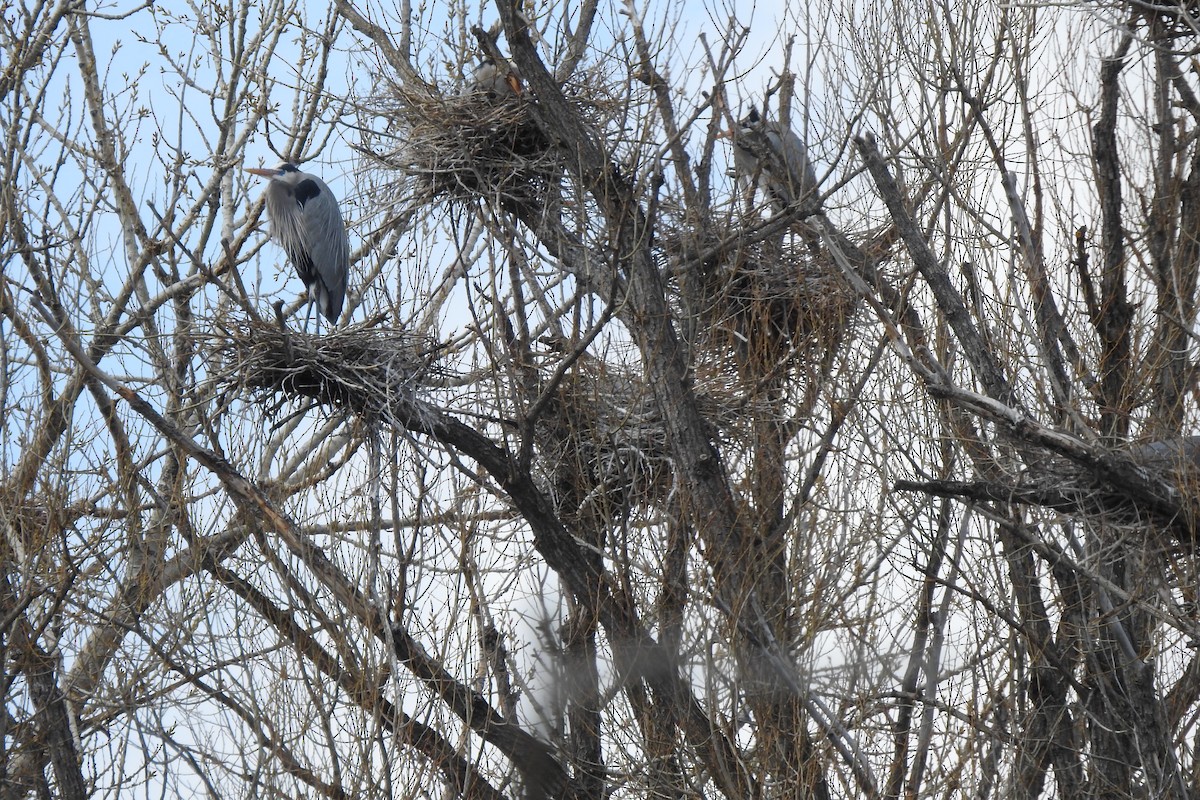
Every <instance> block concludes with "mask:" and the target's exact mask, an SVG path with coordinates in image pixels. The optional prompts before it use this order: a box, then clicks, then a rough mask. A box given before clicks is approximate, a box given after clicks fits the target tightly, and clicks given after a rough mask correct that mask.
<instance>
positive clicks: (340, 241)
mask: <svg viewBox="0 0 1200 800" xmlns="http://www.w3.org/2000/svg"><path fill="white" fill-rule="evenodd" d="M246 171H247V172H249V173H250V174H252V175H258V176H260V177H263V178H270V182H269V183H268V184H267V191H266V195H265V196H266V201H267V216H268V217H269V218H270V220H271V236H272V237H273V238H274V239H275V241H276V242H278V243H279V246H280V247H282V248H283V251H284V252H285V253H287V257H288V261H291V262H292V266H293V267H295V268H296V274H298V275H299V276H300V280H302V281H304V288H305V289H306V290H307V291H308V300H309V303H310V304H316V306H317V309H318V310H319V311H320V312H321V314H323V315H324V316H325V318H326V319H327V320H329V322H330V323H331V324H336V323H337V319H338V317H339V316H340V315H341V313H342V303H343V301H344V300H345V299H346V278H347V276H348V274H349V272H350V240H349V239H348V238H347V237H346V223H345V221H343V220H342V212H341V210H340V209H339V208H338V202H337V198H335V197H334V196H333V192H331V191H329V187H328V186H326V185H325V181H323V180H321V179H320V178H318V177H317V176H315V175H309V174H307V173H305V172H301V171H300V170H299V168H298V167H297V166H296V165H295V164H289V163H287V162H284V163H282V164H280V165H279V166H278V167H275V168H274V169H258V168H247V169H246ZM311 308H312V306H311V305H310V306H309V309H310V312H311ZM306 321H307V317H306Z"/></svg>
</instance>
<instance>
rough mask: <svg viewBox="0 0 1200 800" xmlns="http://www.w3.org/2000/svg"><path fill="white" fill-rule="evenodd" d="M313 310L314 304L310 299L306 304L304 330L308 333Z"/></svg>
mask: <svg viewBox="0 0 1200 800" xmlns="http://www.w3.org/2000/svg"><path fill="white" fill-rule="evenodd" d="M312 311H313V304H312V301H311V300H309V301H308V302H307V303H305V304H304V332H305V333H308V323H309V321H311V320H312Z"/></svg>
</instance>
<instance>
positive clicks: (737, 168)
mask: <svg viewBox="0 0 1200 800" xmlns="http://www.w3.org/2000/svg"><path fill="white" fill-rule="evenodd" d="M728 135H729V136H730V137H731V138H732V139H733V171H734V175H735V176H736V177H737V178H738V180H739V181H741V182H743V183H744V184H745V185H747V186H754V185H756V184H757V185H758V186H761V187H762V188H763V189H764V190H765V191H766V192H767V194H768V195H769V196H770V197H771V199H772V200H773V201H775V203H776V204H778V205H779V206H780V207H786V206H790V205H791V204H792V203H794V202H796V201H802V202H811V203H813V205H814V207H815V205H816V196H817V195H816V193H817V174H816V172H814V171H813V167H812V162H811V161H809V159H808V148H807V147H805V146H804V142H802V141H801V140H800V137H799V136H797V135H796V134H795V132H793V131H792V130H791V129H787V130H784V129H783V128H781V127H780V126H779V125H778V124H777V123H775V122H773V121H771V120H767V119H763V118H762V116H761V115H760V114H759V113H758V110H757V109H753V108H752V109H750V113H748V114H747V115H746V116H745V118H743V119H742V121H741V122H739V123H738V127H737V129H736V130H731V131H729V132H728Z"/></svg>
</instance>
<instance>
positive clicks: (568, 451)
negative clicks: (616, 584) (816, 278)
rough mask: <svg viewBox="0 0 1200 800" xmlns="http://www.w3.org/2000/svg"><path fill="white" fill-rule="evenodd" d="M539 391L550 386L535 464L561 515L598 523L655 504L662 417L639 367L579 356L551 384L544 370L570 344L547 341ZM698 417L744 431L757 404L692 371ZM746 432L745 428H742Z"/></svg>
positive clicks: (662, 477) (660, 482) (668, 473)
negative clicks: (543, 477) (547, 351)
mask: <svg viewBox="0 0 1200 800" xmlns="http://www.w3.org/2000/svg"><path fill="white" fill-rule="evenodd" d="M547 343H548V344H549V345H550V352H549V353H547V354H546V357H545V364H544V367H543V369H542V370H541V371H540V373H539V374H540V375H541V376H542V379H543V380H542V385H541V386H539V387H538V388H539V393H540V392H542V391H545V389H546V388H547V387H550V386H551V385H552V394H551V401H550V403H549V405H548V406H547V408H546V410H545V412H544V413H543V414H542V415H541V416H540V417H539V418H538V420H537V425H536V436H537V443H538V448H537V452H538V462H539V466H540V467H541V470H542V472H543V475H544V476H545V477H546V479H547V480H548V482H549V483H550V487H551V492H552V495H553V496H554V498H555V501H556V503H557V504H558V506H559V508H560V509H561V510H562V512H563V513H564V515H565V516H567V517H568V518H574V519H577V520H587V521H590V522H592V523H596V524H599V525H600V526H601V527H604V526H607V525H611V524H614V523H615V522H618V521H620V520H621V519H623V518H624V516H625V515H627V514H628V513H629V512H630V511H631V510H633V509H635V508H648V507H653V506H660V505H662V504H663V503H664V502H666V500H667V497H668V495H669V494H670V493H671V491H672V489H673V487H674V483H673V482H674V469H673V465H672V461H671V447H670V443H669V441H668V438H667V428H666V423H665V421H664V419H663V416H662V413H661V412H660V410H659V407H658V403H657V401H656V400H655V398H654V395H653V393H652V392H651V391H650V387H648V386H647V385H646V379H645V376H644V373H643V372H642V369H641V368H640V366H626V365H623V364H618V363H611V362H608V361H605V360H603V359H600V358H597V357H596V356H593V355H591V354H590V353H584V354H583V355H581V356H579V357H578V358H577V359H576V360H575V361H574V362H573V364H572V365H571V367H570V368H569V369H568V370H567V371H566V372H565V373H563V374H562V376H561V377H560V378H559V379H558V380H557V382H556V383H553V384H551V383H550V381H551V380H552V376H553V375H554V374H555V371H556V369H557V367H558V365H559V363H561V360H562V358H563V355H561V354H563V353H569V352H570V349H571V348H570V347H568V346H566V345H565V344H564V343H562V342H557V341H548V342H547ZM696 399H697V402H698V404H699V410H700V413H701V415H702V416H703V417H704V419H705V420H707V421H708V422H709V423H710V424H711V425H712V426H713V430H714V432H716V433H717V434H719V435H720V436H722V438H724V439H726V440H728V439H732V438H736V437H737V436H738V433H739V431H742V430H743V429H745V428H746V427H747V426H746V424H745V423H746V422H747V421H748V420H750V419H751V417H752V416H753V415H754V414H762V413H764V410H765V409H764V408H762V405H763V404H762V402H761V401H757V400H754V399H753V398H748V397H747V396H746V395H745V392H744V387H743V386H742V384H741V383H740V382H737V381H730V380H728V379H727V377H726V376H725V375H723V374H722V373H719V372H705V373H702V374H698V375H696ZM746 435H747V436H749V432H748V431H747V432H746Z"/></svg>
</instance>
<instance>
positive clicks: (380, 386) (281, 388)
mask: <svg viewBox="0 0 1200 800" xmlns="http://www.w3.org/2000/svg"><path fill="white" fill-rule="evenodd" d="M214 343H215V346H214V348H213V349H214V355H215V356H216V358H215V359H214V360H213V361H214V363H217V364H221V365H222V367H223V369H222V370H221V372H220V374H219V376H218V378H217V383H218V384H219V385H221V386H222V387H223V389H224V391H225V393H227V394H228V393H235V394H249V395H251V396H257V397H258V398H260V399H264V400H266V399H274V400H277V401H280V402H278V403H276V404H275V407H276V408H277V407H278V406H279V405H280V404H282V402H286V401H287V400H291V399H295V398H300V397H306V398H312V399H314V400H316V401H317V402H318V403H320V404H322V405H325V406H329V407H332V408H335V409H338V410H341V411H347V412H350V413H354V414H357V415H360V416H363V417H366V418H368V419H371V420H380V421H384V422H388V423H392V424H397V423H400V424H402V423H401V421H402V420H404V419H408V418H411V415H412V411H413V402H412V401H413V398H414V392H415V389H416V388H417V387H418V386H421V385H430V384H431V383H433V382H434V381H435V380H436V379H438V378H439V377H440V376H441V374H442V373H441V372H440V370H438V369H437V368H436V366H435V359H436V356H437V347H436V345H435V343H433V342H431V341H429V340H428V339H427V338H426V337H422V336H415V335H413V334H411V333H409V332H407V331H402V330H396V329H393V328H383V327H370V326H368V325H356V326H351V327H347V328H342V329H339V330H335V331H332V332H330V333H325V334H307V333H301V332H299V331H293V330H284V329H281V328H280V327H279V326H278V325H276V324H271V323H267V322H264V321H257V320H246V321H243V322H241V323H240V324H237V325H235V326H233V327H226V328H223V329H222V330H221V331H219V332H218V333H217V335H216V336H215V337H214Z"/></svg>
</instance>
